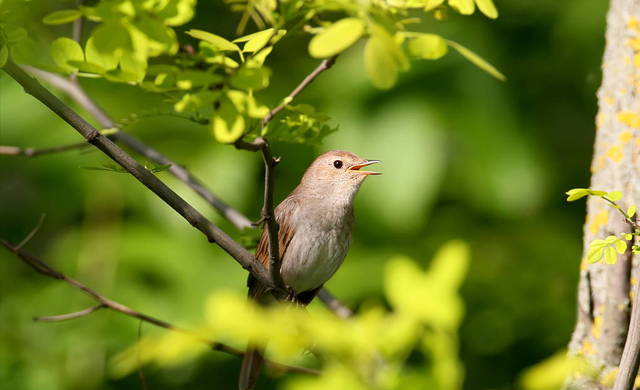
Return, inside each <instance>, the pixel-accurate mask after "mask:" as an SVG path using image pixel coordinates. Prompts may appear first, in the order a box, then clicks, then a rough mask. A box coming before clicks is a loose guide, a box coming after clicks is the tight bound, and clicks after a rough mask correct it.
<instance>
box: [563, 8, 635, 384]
mask: <svg viewBox="0 0 640 390" xmlns="http://www.w3.org/2000/svg"><path fill="white" fill-rule="evenodd" d="M639 21H640V0H611V2H610V9H609V13H608V15H607V30H606V47H605V53H604V58H603V62H602V72H603V78H602V85H601V87H600V89H599V91H598V105H599V111H598V116H597V118H596V141H595V145H594V155H593V161H592V164H591V172H592V177H591V186H590V188H591V189H597V190H602V191H607V192H610V191H622V192H623V194H624V196H623V198H622V199H621V200H620V201H618V204H619V205H620V206H622V207H623V208H624V209H625V210H626V208H627V207H628V206H630V205H632V204H635V205H637V206H638V207H640V31H639V27H638V23H639ZM623 232H631V226H630V225H628V224H626V223H625V222H624V221H623V219H622V215H621V214H620V213H619V212H618V211H617V210H615V209H613V208H611V207H609V206H607V204H606V202H605V201H603V200H602V199H600V198H597V197H589V199H588V200H587V219H586V222H585V225H584V248H583V260H582V264H581V267H580V268H581V270H580V283H579V286H578V320H577V323H576V327H575V330H574V332H573V335H572V338H571V342H570V343H569V353H570V355H573V356H580V357H584V358H586V360H587V361H588V362H589V363H590V364H591V365H592V366H593V367H595V368H596V369H597V374H596V375H595V377H593V376H589V375H571V376H570V377H569V378H568V382H567V387H570V388H580V389H603V388H605V389H608V388H611V387H612V385H613V380H614V379H615V376H616V372H617V368H618V366H619V365H620V358H621V356H622V351H623V348H624V346H625V341H626V339H627V333H628V331H629V320H630V313H631V307H632V305H633V297H634V296H635V294H637V291H638V290H637V281H638V278H639V277H640V258H639V257H640V256H638V255H633V254H632V253H631V250H630V247H631V245H629V249H628V250H627V252H626V253H625V254H624V255H620V256H619V257H618V262H617V263H616V264H614V265H609V264H605V263H603V262H600V263H596V264H589V263H588V262H587V261H586V254H587V252H588V250H589V243H590V242H591V241H592V240H595V239H604V238H605V237H607V236H608V235H619V234H620V233H623ZM634 293H635V294H634ZM636 317H637V316H636ZM634 327H637V323H636V324H635V325H634ZM636 330H637V329H636ZM630 339H633V340H637V339H635V338H631V337H630ZM574 374H575V373H574ZM583 374H584V373H583Z"/></svg>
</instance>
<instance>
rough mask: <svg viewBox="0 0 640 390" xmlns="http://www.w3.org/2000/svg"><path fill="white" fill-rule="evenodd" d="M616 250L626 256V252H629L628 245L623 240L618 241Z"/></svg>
mask: <svg viewBox="0 0 640 390" xmlns="http://www.w3.org/2000/svg"><path fill="white" fill-rule="evenodd" d="M616 250H617V251H618V253H620V254H621V255H622V254H624V252H625V251H626V250H627V243H626V242H624V241H623V240H620V241H616Z"/></svg>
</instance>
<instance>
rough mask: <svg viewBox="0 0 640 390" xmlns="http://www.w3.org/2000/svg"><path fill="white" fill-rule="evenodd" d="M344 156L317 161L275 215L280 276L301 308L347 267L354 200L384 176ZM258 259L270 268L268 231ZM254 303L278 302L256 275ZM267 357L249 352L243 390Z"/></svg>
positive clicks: (253, 350)
mask: <svg viewBox="0 0 640 390" xmlns="http://www.w3.org/2000/svg"><path fill="white" fill-rule="evenodd" d="M378 162H380V161H378V160H365V159H363V158H360V157H358V156H356V155H355V154H353V153H350V152H346V151H344V150H332V151H329V152H326V153H324V154H322V155H320V156H319V157H318V158H316V159H315V160H314V161H313V163H312V164H311V166H309V168H308V169H307V171H306V172H305V173H304V176H303V177H302V181H301V182H300V185H298V187H296V189H294V190H293V191H292V192H291V194H289V196H287V198H286V199H285V200H283V201H282V203H280V205H278V207H276V209H275V216H276V221H277V222H278V224H279V226H280V229H279V230H278V244H279V246H278V248H279V253H280V259H281V267H280V275H282V280H283V282H284V284H285V285H286V286H287V287H288V288H289V289H291V290H293V292H294V297H295V300H296V302H299V303H301V304H303V305H307V304H309V303H310V302H311V301H312V300H313V298H315V296H316V294H317V293H318V292H319V291H320V289H321V288H322V285H323V284H324V283H325V282H326V281H327V280H329V278H331V277H332V276H333V274H334V273H335V272H336V271H337V270H338V267H340V265H341V264H342V262H343V261H344V258H345V257H346V255H347V252H348V251H349V246H350V245H351V239H352V231H353V223H354V215H353V200H354V198H355V196H356V194H357V193H358V190H359V189H360V185H361V184H362V182H364V179H365V178H366V177H367V176H370V175H380V174H381V173H380V172H371V171H361V170H360V168H363V167H366V166H368V165H371V164H374V163H378ZM256 257H257V258H258V260H259V261H260V262H261V263H262V264H263V265H264V266H265V267H267V268H268V267H269V238H268V233H267V231H266V230H265V231H264V232H263V233H262V237H261V238H260V241H259V242H258V247H257V249H256ZM247 285H248V286H249V298H250V299H252V300H255V301H257V302H258V303H259V304H261V305H267V304H269V303H271V302H273V301H274V300H275V298H273V296H271V294H268V293H265V287H264V286H263V285H262V284H261V283H260V282H258V281H257V280H256V279H255V278H253V277H252V276H251V275H250V276H249V280H248V281H247ZM263 360H264V358H263V355H262V351H260V350H259V349H257V348H254V347H252V346H249V347H248V348H247V352H246V353H245V355H244V360H243V362H242V369H241V371H240V381H239V388H240V390H248V389H252V388H253V386H254V385H255V383H256V381H257V380H258V376H259V375H260V369H261V367H262V363H263Z"/></svg>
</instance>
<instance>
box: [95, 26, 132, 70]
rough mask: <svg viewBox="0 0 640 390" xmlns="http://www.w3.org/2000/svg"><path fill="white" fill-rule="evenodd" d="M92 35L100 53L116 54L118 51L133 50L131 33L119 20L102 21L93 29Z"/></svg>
mask: <svg viewBox="0 0 640 390" xmlns="http://www.w3.org/2000/svg"><path fill="white" fill-rule="evenodd" d="M91 37H92V38H93V45H94V46H95V48H96V50H97V52H99V53H100V54H116V51H118V52H121V51H131V50H133V41H132V38H131V34H129V31H128V30H127V28H126V27H124V26H123V25H122V24H121V23H118V22H104V23H102V24H101V25H99V26H98V27H96V28H95V29H93V33H92V34H91ZM91 62H95V61H91ZM96 63H97V62H96Z"/></svg>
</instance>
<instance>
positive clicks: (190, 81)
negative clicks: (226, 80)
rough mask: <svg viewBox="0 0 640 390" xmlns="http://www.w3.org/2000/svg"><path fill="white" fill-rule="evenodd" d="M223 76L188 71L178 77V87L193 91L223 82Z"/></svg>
mask: <svg viewBox="0 0 640 390" xmlns="http://www.w3.org/2000/svg"><path fill="white" fill-rule="evenodd" d="M222 80H223V79H222V76H220V75H218V74H215V73H207V72H203V71H198V70H186V71H183V72H180V73H178V74H177V76H176V85H177V86H178V88H180V89H191V88H195V87H201V86H203V85H211V84H215V83H219V82H221V81H222Z"/></svg>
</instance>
